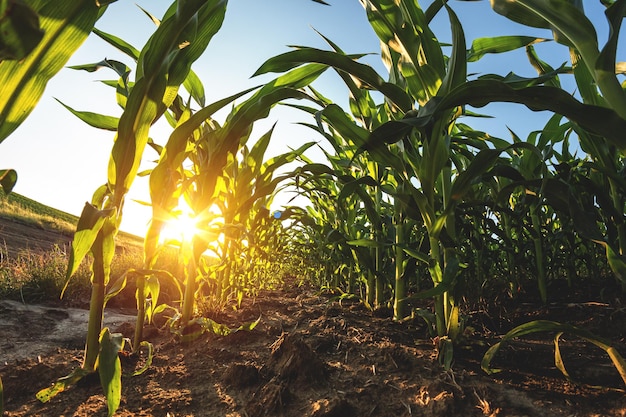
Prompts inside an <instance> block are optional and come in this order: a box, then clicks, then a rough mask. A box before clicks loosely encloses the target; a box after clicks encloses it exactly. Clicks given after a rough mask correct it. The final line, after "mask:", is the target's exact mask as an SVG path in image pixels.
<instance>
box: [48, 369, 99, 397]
mask: <svg viewBox="0 0 626 417" xmlns="http://www.w3.org/2000/svg"><path fill="white" fill-rule="evenodd" d="M90 373H91V372H89V371H87V370H85V369H83V368H76V369H74V370H73V371H72V373H71V374H69V375H67V376H64V377H63V378H59V379H58V380H57V381H56V382H55V383H54V384H52V386H51V387H48V388H44V389H42V390H40V391H39V392H37V394H36V397H37V399H38V400H39V401H41V402H42V403H47V402H48V401H50V400H51V399H52V398H54V397H55V396H56V395H57V394H60V393H61V392H63V391H65V389H66V388H67V387H69V386H70V385H73V384H75V383H77V382H78V381H80V380H81V379H83V378H84V377H85V376H87V375H89V374H90Z"/></svg>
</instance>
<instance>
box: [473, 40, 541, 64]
mask: <svg viewBox="0 0 626 417" xmlns="http://www.w3.org/2000/svg"><path fill="white" fill-rule="evenodd" d="M546 41H549V39H545V38H536V37H534V36H513V35H505V36H493V37H490V38H478V39H474V40H473V41H472V47H471V49H470V50H469V51H467V62H476V61H478V60H479V59H481V58H482V57H483V56H485V55H486V54H500V53H503V52H509V51H513V50H515V49H519V48H524V47H527V46H530V45H534V44H536V43H540V42H546Z"/></svg>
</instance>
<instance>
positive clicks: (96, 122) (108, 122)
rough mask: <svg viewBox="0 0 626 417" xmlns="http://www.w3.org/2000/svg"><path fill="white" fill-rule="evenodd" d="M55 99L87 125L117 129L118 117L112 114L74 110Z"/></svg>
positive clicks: (111, 129)
mask: <svg viewBox="0 0 626 417" xmlns="http://www.w3.org/2000/svg"><path fill="white" fill-rule="evenodd" d="M57 101H58V102H59V103H60V104H61V105H62V106H63V107H65V108H66V109H67V110H69V111H70V112H71V113H72V114H73V115H74V116H76V117H78V118H79V119H80V120H82V121H83V122H85V123H87V124H88V125H89V126H93V127H95V128H98V129H104V130H110V131H113V132H115V131H116V130H117V125H118V123H119V121H120V119H119V118H117V117H113V116H107V115H104V114H98V113H92V112H88V111H79V110H74V109H73V108H71V107H70V106H68V105H67V104H64V103H63V102H62V101H60V100H58V99H57Z"/></svg>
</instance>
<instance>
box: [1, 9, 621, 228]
mask: <svg viewBox="0 0 626 417" xmlns="http://www.w3.org/2000/svg"><path fill="white" fill-rule="evenodd" d="M327 2H328V3H330V4H331V6H330V7H328V6H323V5H320V4H317V3H314V2H312V1H310V0H263V1H258V0H256V1H255V0H230V2H229V4H228V9H227V14H226V19H225V21H224V25H223V26H222V29H221V30H220V32H219V33H218V34H217V35H216V36H215V37H214V39H213V40H212V42H211V43H210V44H209V47H208V48H207V50H206V52H205V54H204V55H203V56H202V57H201V58H200V59H199V60H198V61H197V62H196V63H195V65H194V66H193V68H194V71H196V73H197V74H198V75H199V77H200V79H201V80H202V81H203V83H204V86H205V89H206V92H207V103H210V102H213V101H215V100H218V99H221V98H224V97H226V96H229V95H231V94H234V93H236V92H239V91H241V90H243V89H245V88H247V87H251V86H254V85H258V84H260V83H262V82H263V81H267V80H269V79H270V78H272V76H264V77H258V78H254V79H251V78H250V76H251V75H252V74H253V73H254V71H255V70H256V69H257V68H258V67H259V66H260V65H261V64H262V63H263V62H264V61H265V60H266V59H267V58H269V57H271V56H274V55H277V54H280V53H282V52H286V51H288V50H289V49H288V47H287V45H303V46H315V47H320V48H326V45H325V43H324V42H323V40H322V39H321V38H320V37H319V35H317V34H316V33H315V31H314V30H313V28H314V29H316V30H318V31H319V32H321V33H323V34H324V35H325V36H327V37H328V38H330V39H332V40H333V41H334V42H335V43H337V44H338V45H339V46H340V47H342V48H343V49H344V50H345V51H346V52H348V53H362V52H371V53H375V54H376V55H371V56H368V57H367V58H366V59H364V60H363V62H366V63H368V64H370V65H372V66H374V67H375V68H376V69H377V71H378V72H379V73H380V74H384V67H383V66H382V64H381V62H380V58H379V56H378V55H377V54H378V52H379V46H378V40H377V38H376V36H375V35H374V33H373V30H372V29H371V27H370V26H369V23H368V21H367V18H366V16H365V12H364V10H363V7H362V6H361V4H360V2H359V1H358V0H327ZM135 3H136V4H138V5H139V6H141V7H143V8H144V9H146V10H147V11H149V12H150V13H152V14H154V15H155V16H157V17H161V16H162V15H163V13H164V11H165V10H166V8H167V6H168V5H169V4H170V1H169V0H168V1H165V0H136V1H134V2H131V1H128V0H118V1H117V2H116V3H113V4H112V5H110V6H109V9H108V10H107V12H106V13H105V15H104V17H103V18H102V19H101V20H100V21H99V22H98V23H97V25H96V27H97V28H99V29H101V30H104V31H105V32H109V33H112V34H115V35H117V36H119V37H121V38H122V39H125V40H126V41H128V42H130V43H131V44H133V45H134V46H135V47H136V48H138V49H140V48H141V47H142V46H143V44H144V42H145V41H146V40H147V39H148V37H149V36H150V35H151V34H152V32H153V31H154V28H155V27H154V25H153V23H152V22H151V21H150V20H149V19H148V18H147V17H146V16H145V15H144V14H143V12H142V11H141V10H140V9H139V8H138V7H137V6H136V5H135ZM430 3H431V1H421V2H420V4H421V5H422V7H423V8H424V9H425V8H426V7H427V6H428V5H429V4H430ZM589 3H593V6H592V7H588V9H589V10H588V12H593V15H594V17H593V19H594V21H597V22H599V23H598V24H597V25H596V28H597V30H598V33H599V38H600V41H601V43H603V41H604V39H606V36H607V32H608V30H607V27H606V23H605V20H604V18H603V17H602V15H601V13H602V11H603V7H602V6H601V5H599V2H589ZM596 3H597V4H596ZM450 5H451V6H452V7H453V9H454V10H455V11H456V13H457V14H458V16H459V18H460V20H461V23H462V24H463V28H464V30H465V35H466V38H467V42H468V48H469V45H470V43H471V41H472V40H473V39H475V38H478V37H484V36H495V35H504V34H511V35H522V34H533V35H535V36H543V37H550V36H551V34H550V33H549V32H548V31H541V30H531V29H528V28H525V27H523V26H520V25H517V24H514V23H511V22H510V21H508V20H507V19H505V18H503V17H501V16H499V15H497V14H495V13H494V12H493V11H492V10H491V8H490V6H489V2H488V1H479V2H457V1H451V2H450ZM588 5H591V4H588ZM433 30H434V32H435V34H436V35H437V37H438V38H439V40H440V41H442V42H446V41H449V39H450V29H449V24H448V21H447V15H446V13H445V12H442V13H440V15H439V16H438V17H437V18H436V20H435V22H434V23H433ZM620 46H621V45H620ZM537 49H538V51H539V53H540V55H541V56H542V58H543V59H544V60H546V61H548V62H550V63H551V64H552V65H553V66H558V65H560V64H561V63H563V62H565V61H567V60H568V52H567V49H566V48H564V47H562V46H557V45H554V43H550V44H549V43H546V44H542V45H539V46H538V48H537ZM622 49H623V48H622ZM622 52H623V51H622ZM621 55H622V58H624V57H623V55H624V54H623V53H622V54H621ZM104 58H109V59H117V60H121V61H123V62H125V63H126V64H127V65H129V66H130V67H133V63H132V62H131V61H130V60H129V59H128V58H127V57H125V56H124V55H123V54H121V53H120V52H118V51H116V50H115V49H113V48H111V47H110V46H109V45H107V44H106V43H105V42H103V41H102V40H100V39H99V38H97V37H96V36H93V35H92V36H91V37H90V38H89V39H88V40H87V41H86V42H85V44H84V45H83V46H82V47H81V48H80V49H79V51H78V52H77V53H76V54H75V55H74V56H73V57H72V58H71V60H70V62H69V63H68V65H77V64H86V63H94V62H98V61H100V60H102V59H104ZM511 70H515V72H516V73H518V74H520V75H524V76H534V75H536V74H535V72H534V70H533V69H532V68H531V67H530V65H529V64H528V63H527V61H526V59H525V55H524V53H523V51H519V52H516V53H510V54H507V55H503V56H493V57H485V58H483V59H482V60H481V61H480V62H479V63H477V64H471V65H470V67H469V72H470V73H471V72H475V73H499V74H501V75H505V74H506V73H508V72H509V71H511ZM113 78H115V77H114V73H113V72H112V71H105V70H100V71H98V72H96V73H91V74H90V73H87V72H84V71H75V70H70V69H67V68H66V69H63V70H62V71H61V72H60V73H59V74H58V75H57V76H56V77H55V78H54V79H53V80H52V81H51V82H50V83H49V84H48V88H47V89H46V92H45V94H44V96H43V97H42V99H41V101H40V102H39V104H38V106H37V108H36V109H35V110H34V112H33V113H32V114H31V115H30V117H29V118H28V119H27V120H26V121H25V122H24V123H23V124H22V126H20V127H19V128H18V130H17V131H15V132H14V133H13V134H12V135H11V136H9V137H8V138H7V139H6V140H5V141H4V142H3V143H1V144H0V168H13V169H16V170H17V171H18V182H17V185H16V187H15V191H16V192H17V193H20V194H23V195H25V196H27V197H30V198H33V199H35V200H38V201H40V202H42V203H44V204H47V205H50V206H52V207H55V208H58V209H61V210H63V211H67V212H69V213H72V214H76V215H78V214H80V212H81V210H82V208H83V206H84V204H85V202H86V201H89V200H91V195H92V193H93V191H94V190H95V189H96V188H97V187H98V186H100V185H102V184H104V183H105V182H106V172H107V163H108V160H109V154H110V151H111V146H112V141H113V137H114V134H113V133H112V132H106V131H100V130H97V129H94V128H91V127H89V126H87V125H86V124H84V123H83V122H81V121H80V120H78V119H77V118H76V117H74V116H73V115H72V114H70V113H69V112H68V111H67V110H65V109H64V108H63V107H62V106H61V105H60V104H59V103H58V102H56V100H55V98H57V99H59V100H61V101H62V102H64V103H65V104H67V105H69V106H71V107H73V108H75V109H77V110H85V111H92V112H98V113H104V114H110V115H117V116H119V114H120V111H121V110H120V108H119V107H118V106H117V104H116V103H115V96H114V90H113V89H111V88H110V87H106V86H104V85H103V84H102V83H99V82H98V81H99V80H107V79H113ZM315 85H316V87H317V88H318V90H320V91H321V92H322V93H323V94H324V95H326V96H328V97H330V98H332V99H333V100H335V101H336V102H337V103H338V104H340V105H342V107H344V108H347V107H345V106H346V103H347V91H346V89H345V88H344V87H343V85H342V83H341V81H340V80H339V79H338V77H337V76H336V75H335V74H334V73H332V72H328V74H326V75H324V76H323V77H322V78H321V79H320V80H319V82H317V83H316V84H315ZM573 88H574V87H573V86H572V90H571V91H573ZM480 111H481V112H488V113H490V114H494V115H497V116H499V117H498V118H497V119H496V120H495V121H490V122H487V121H485V120H481V119H474V120H468V123H469V124H470V125H471V126H472V127H474V128H476V129H486V130H488V131H489V132H490V133H492V134H494V135H500V136H501V137H505V138H507V137H508V136H506V135H507V133H506V126H509V127H511V128H512V129H513V130H514V131H516V132H517V133H518V134H519V135H520V136H521V137H525V136H526V134H527V133H528V132H529V131H530V130H538V129H541V127H542V125H543V122H542V121H545V120H547V117H548V115H547V114H533V113H532V112H530V111H526V110H525V109H523V108H521V106H514V105H506V106H505V105H498V106H493V105H492V106H488V107H487V108H485V109H481V110H480ZM298 120H299V121H307V122H310V121H311V120H309V119H307V116H306V115H302V114H297V113H295V112H294V111H288V110H287V109H284V108H283V109H277V111H276V112H274V113H273V114H272V115H270V117H269V118H268V119H267V120H266V121H264V122H263V123H262V124H261V125H260V126H259V128H258V129H257V130H256V132H264V131H265V130H267V129H268V128H269V126H271V124H273V123H274V122H275V121H278V126H277V129H276V131H275V133H274V137H273V139H274V142H273V144H272V148H271V149H270V151H269V152H268V153H269V154H271V155H275V154H278V153H282V152H284V151H286V150H287V147H288V146H290V147H297V146H299V145H300V144H302V143H305V142H308V141H311V140H320V137H318V136H316V135H315V133H314V132H313V131H311V130H310V129H305V128H299V127H297V126H295V125H294V122H296V121H298ZM486 123H489V124H488V125H487V124H486ZM168 134H169V130H167V129H163V128H162V127H159V126H158V125H157V126H156V127H155V128H154V129H153V131H152V132H151V136H152V137H153V139H154V140H155V141H156V142H157V143H160V144H164V143H165V141H166V140H167V135H168ZM253 139H254V137H253ZM145 156H146V163H145V168H148V167H151V166H153V164H151V163H150V161H152V160H154V159H156V154H154V153H153V152H152V151H151V150H150V149H147V150H146V155H145ZM131 199H138V200H143V201H147V200H148V194H147V180H146V179H145V178H144V179H142V178H138V179H137V180H136V181H135V184H134V186H133V189H132V190H131V192H130V194H129V200H128V201H127V203H126V207H125V212H124V221H123V223H122V229H123V230H126V231H130V232H133V233H137V234H140V235H142V234H143V232H144V230H145V228H146V225H147V222H148V219H149V214H150V211H149V209H147V208H145V207H142V206H140V205H139V204H137V203H134V202H133V201H131ZM280 201H281V200H279V202H280Z"/></svg>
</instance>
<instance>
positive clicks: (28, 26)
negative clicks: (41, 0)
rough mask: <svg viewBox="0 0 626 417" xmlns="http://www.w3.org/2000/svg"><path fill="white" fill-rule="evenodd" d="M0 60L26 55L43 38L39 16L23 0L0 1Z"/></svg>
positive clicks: (20, 57) (14, 58)
mask: <svg viewBox="0 0 626 417" xmlns="http://www.w3.org/2000/svg"><path fill="white" fill-rule="evenodd" d="M0 34H1V35H0V61H3V60H5V59H12V60H20V59H23V58H24V57H26V55H28V54H29V53H30V52H31V51H32V50H33V49H35V47H36V46H37V44H39V42H40V41H41V39H42V38H43V35H44V32H43V30H41V27H40V26H39V16H38V15H37V12H35V11H34V10H33V9H32V8H31V7H30V6H29V5H28V4H27V3H26V2H25V1H22V0H2V1H1V2H0Z"/></svg>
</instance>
